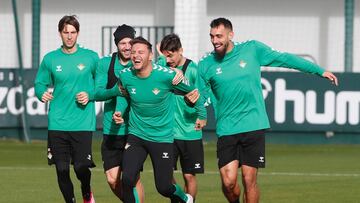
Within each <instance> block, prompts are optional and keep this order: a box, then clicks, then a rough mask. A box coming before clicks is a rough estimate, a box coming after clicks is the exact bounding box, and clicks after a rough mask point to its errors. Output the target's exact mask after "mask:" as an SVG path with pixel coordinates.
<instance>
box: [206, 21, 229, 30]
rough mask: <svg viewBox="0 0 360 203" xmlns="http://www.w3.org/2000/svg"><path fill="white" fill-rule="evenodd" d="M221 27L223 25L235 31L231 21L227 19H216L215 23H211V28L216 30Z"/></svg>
mask: <svg viewBox="0 0 360 203" xmlns="http://www.w3.org/2000/svg"><path fill="white" fill-rule="evenodd" d="M220 25H223V26H224V27H225V28H227V29H229V30H231V31H232V30H233V27H232V24H231V22H230V20H228V19H226V18H216V19H214V20H213V21H211V23H210V27H211V28H216V27H219V26H220Z"/></svg>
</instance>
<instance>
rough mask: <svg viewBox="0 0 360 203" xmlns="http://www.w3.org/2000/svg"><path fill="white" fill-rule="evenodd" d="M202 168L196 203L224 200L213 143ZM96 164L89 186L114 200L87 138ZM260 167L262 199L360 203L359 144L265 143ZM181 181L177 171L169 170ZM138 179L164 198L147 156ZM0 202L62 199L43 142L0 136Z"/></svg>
mask: <svg viewBox="0 0 360 203" xmlns="http://www.w3.org/2000/svg"><path fill="white" fill-rule="evenodd" d="M204 149H205V170H206V173H205V174H203V175H198V176H197V177H198V182H199V192H198V196H197V201H196V202H197V203H223V202H226V200H225V198H224V196H223V195H222V193H221V187H220V177H219V174H218V170H217V164H216V145H215V143H213V142H210V143H206V144H205V146H204ZM93 155H94V159H95V162H96V164H97V167H96V168H95V169H93V173H92V188H93V192H94V195H95V199H96V202H98V203H102V202H104V203H112V202H119V200H117V199H116V197H115V196H114V195H113V194H112V192H111V191H110V189H109V187H108V185H107V183H106V179H105V176H104V174H103V170H102V163H101V157H100V141H94V143H93ZM266 162H267V164H266V168H265V169H260V171H259V175H258V184H259V187H260V190H261V200H260V202H264V203H297V202H298V203H304V202H310V203H313V202H314V203H322V202H323V203H330V202H350V203H352V202H354V203H355V202H360V145H274V144H271V145H270V144H268V145H267V146H266ZM175 175H176V178H177V180H178V181H179V182H180V183H181V184H182V178H181V174H179V173H175ZM72 180H73V183H74V188H75V195H76V198H77V202H82V199H81V192H80V186H79V181H78V180H77V179H76V177H75V175H74V173H73V171H72ZM141 180H142V182H143V184H144V187H145V200H146V202H149V203H152V202H156V203H163V202H164V203H165V202H169V201H168V200H167V199H165V198H163V197H162V196H161V195H160V194H158V193H157V192H156V190H155V185H154V180H153V173H152V166H151V163H150V161H149V159H148V160H147V161H146V163H145V165H144V172H143V173H142V174H141ZM0 202H9V203H26V202H29V203H30V202H31V203H35V202H36V203H45V202H46V203H49V202H51V203H60V202H63V199H62V196H61V193H60V190H59V188H58V185H57V182H56V174H55V168H54V166H51V167H50V166H48V165H47V160H46V142H44V141H33V142H32V143H31V144H25V143H21V142H19V141H13V140H4V141H0Z"/></svg>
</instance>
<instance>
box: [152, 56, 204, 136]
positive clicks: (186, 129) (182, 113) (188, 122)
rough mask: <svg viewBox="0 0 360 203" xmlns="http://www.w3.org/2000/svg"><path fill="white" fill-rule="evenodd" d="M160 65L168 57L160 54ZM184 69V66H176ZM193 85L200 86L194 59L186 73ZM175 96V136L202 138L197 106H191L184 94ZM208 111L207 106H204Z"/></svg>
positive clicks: (164, 64) (164, 63)
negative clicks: (196, 123) (197, 125)
mask: <svg viewBox="0 0 360 203" xmlns="http://www.w3.org/2000/svg"><path fill="white" fill-rule="evenodd" d="M157 63H158V64H159V65H162V66H166V58H165V57H164V56H160V57H159V60H158V62H157ZM176 68H177V69H179V70H183V66H178V67H176ZM184 76H185V77H186V78H187V79H188V80H189V82H190V84H191V85H194V86H195V87H198V84H197V64H196V63H195V62H193V61H191V62H190V63H189V65H188V66H187V69H186V71H185V75H184ZM174 97H175V111H174V113H175V114H174V116H175V119H174V138H175V139H177V140H199V139H201V138H202V131H201V130H195V122H196V119H197V118H198V114H197V112H196V109H195V108H191V107H189V106H188V105H187V104H186V103H185V101H184V96H181V95H174ZM203 108H204V110H203V111H206V109H205V107H203Z"/></svg>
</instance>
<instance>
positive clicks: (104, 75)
mask: <svg viewBox="0 0 360 203" xmlns="http://www.w3.org/2000/svg"><path fill="white" fill-rule="evenodd" d="M110 63H111V55H108V56H104V57H103V58H101V59H100V60H99V63H98V68H97V69H96V77H95V100H96V101H104V117H103V133H104V134H107V135H119V136H124V135H126V134H127V133H128V117H129V116H128V114H129V108H128V102H127V99H126V98H125V97H119V98H116V96H117V95H118V90H117V89H118V86H117V84H116V83H115V85H114V86H113V87H111V88H107V84H108V80H109V78H108V71H109V66H110ZM131 66H132V62H131V61H129V62H128V63H127V64H126V65H125V66H124V65H122V64H121V63H120V59H119V57H118V55H116V59H115V63H114V74H115V76H116V77H117V78H119V74H120V71H121V70H123V69H124V68H129V67H131ZM117 99H118V100H119V101H118V103H119V105H120V103H121V106H119V110H120V109H121V110H120V111H121V114H122V116H123V118H124V123H123V124H120V125H117V124H115V122H114V121H113V119H112V115H113V113H114V111H115V107H116V103H117V102H116V100H117Z"/></svg>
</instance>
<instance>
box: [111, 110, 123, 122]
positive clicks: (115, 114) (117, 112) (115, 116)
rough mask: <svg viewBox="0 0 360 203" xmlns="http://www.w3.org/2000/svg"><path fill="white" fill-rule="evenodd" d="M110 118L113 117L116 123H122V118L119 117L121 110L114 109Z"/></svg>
mask: <svg viewBox="0 0 360 203" xmlns="http://www.w3.org/2000/svg"><path fill="white" fill-rule="evenodd" d="M112 118H113V120H114V121H115V123H116V124H122V123H124V119H123V117H121V112H120V111H115V112H114V114H113V117H112Z"/></svg>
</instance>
